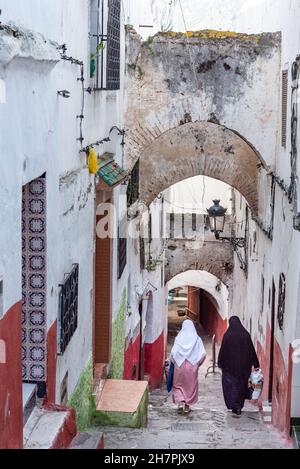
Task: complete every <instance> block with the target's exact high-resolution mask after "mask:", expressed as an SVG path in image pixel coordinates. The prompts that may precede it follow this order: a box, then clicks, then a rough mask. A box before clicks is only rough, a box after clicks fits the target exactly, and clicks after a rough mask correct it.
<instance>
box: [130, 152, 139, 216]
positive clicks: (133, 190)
mask: <svg viewBox="0 0 300 469" xmlns="http://www.w3.org/2000/svg"><path fill="white" fill-rule="evenodd" d="M139 184H140V162H139V161H137V163H136V164H135V165H134V167H133V170H132V171H131V175H130V180H129V183H128V187H127V206H128V207H131V205H133V204H134V203H135V202H136V201H137V200H138V198H139Z"/></svg>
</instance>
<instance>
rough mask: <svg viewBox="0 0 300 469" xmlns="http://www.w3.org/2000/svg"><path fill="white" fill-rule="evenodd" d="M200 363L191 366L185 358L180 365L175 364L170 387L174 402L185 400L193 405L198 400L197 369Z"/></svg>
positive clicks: (178, 402)
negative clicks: (171, 386)
mask: <svg viewBox="0 0 300 469" xmlns="http://www.w3.org/2000/svg"><path fill="white" fill-rule="evenodd" d="M203 361H204V360H203ZM203 361H202V363H203ZM200 365H201V363H200V362H199V363H197V364H196V365H194V366H193V365H192V364H191V363H190V362H189V361H188V360H185V362H183V364H182V365H181V367H178V366H177V365H176V364H175V369H174V378H173V388H172V395H173V402H174V404H180V402H182V401H185V402H186V403H187V404H188V405H193V404H196V403H197V402H198V392H199V382H198V371H199V367H200Z"/></svg>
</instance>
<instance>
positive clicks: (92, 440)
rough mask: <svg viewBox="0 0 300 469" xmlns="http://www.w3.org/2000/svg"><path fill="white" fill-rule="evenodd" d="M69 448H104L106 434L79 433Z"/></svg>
mask: <svg viewBox="0 0 300 469" xmlns="http://www.w3.org/2000/svg"><path fill="white" fill-rule="evenodd" d="M69 449H104V435H103V433H99V432H85V433H77V435H76V436H75V438H74V440H73V441H72V443H71V444H70V446H69Z"/></svg>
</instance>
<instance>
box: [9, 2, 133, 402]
mask: <svg viewBox="0 0 300 469" xmlns="http://www.w3.org/2000/svg"><path fill="white" fill-rule="evenodd" d="M89 4H90V2H89V0H79V1H77V0H76V1H74V0H54V1H51V2H48V3H47V8H45V2H44V1H41V0H25V1H23V0H22V1H18V0H16V1H14V2H11V1H9V0H4V1H3V2H2V4H1V8H2V16H1V21H2V22H3V23H7V22H12V23H14V24H15V25H16V26H18V27H19V26H20V27H21V25H22V28H29V29H30V30H32V31H30V33H29V32H28V35H31V36H32V34H33V37H34V38H35V37H36V38H37V39H38V40H37V39H35V41H30V39H29V40H28V42H26V43H25V45H26V47H27V46H28V51H29V52H28V53H27V52H26V49H25V52H26V53H25V54H24V48H23V50H22V51H21V52H20V51H19V50H17V49H16V48H15V44H14V43H13V45H14V49H10V50H13V51H16V52H14V55H15V56H16V55H18V54H19V55H22V58H18V57H15V58H13V60H12V61H11V62H10V63H9V64H8V65H7V57H8V56H7V54H6V55H5V53H4V54H3V53H2V52H3V49H2V51H1V54H0V79H1V87H2V97H1V104H0V127H1V134H0V168H1V174H2V182H1V186H0V202H1V210H0V221H1V226H2V228H1V230H0V253H1V254H0V276H3V279H4V302H5V304H4V307H5V310H8V309H9V308H10V307H11V306H12V305H13V304H14V303H16V302H17V301H19V300H20V299H21V293H22V292H21V196H22V185H23V184H26V183H27V182H29V181H31V180H32V179H34V178H36V177H38V176H40V175H42V174H43V173H45V172H46V174H47V214H48V228H47V242H48V253H47V262H48V265H47V314H48V316H47V321H48V327H50V325H51V324H52V323H53V321H54V320H55V319H57V315H58V285H59V284H60V283H61V282H62V280H63V276H64V274H65V273H67V272H69V271H70V269H71V267H72V264H73V263H76V262H78V263H79V264H80V266H79V269H80V283H79V323H78V329H77V331H76V333H75V334H74V336H73V338H72V340H71V342H70V344H69V346H68V348H67V350H66V352H65V353H64V355H63V356H62V357H59V358H58V369H57V401H58V402H59V388H60V384H61V381H62V379H63V377H64V376H65V373H66V372H67V371H68V375H69V378H68V393H69V395H70V394H71V393H72V391H73V389H74V387H75V385H76V383H77V381H78V378H79V376H80V373H81V372H82V370H83V368H84V367H85V365H86V363H87V360H88V358H89V357H90V355H91V351H92V313H93V311H92V293H91V290H92V288H93V246H94V241H93V238H94V233H93V229H94V177H93V176H90V175H89V173H88V170H87V167H86V158H85V156H84V155H83V154H80V153H79V150H80V144H79V142H78V141H77V138H78V137H79V121H78V119H76V116H77V115H78V114H81V104H82V89H81V82H79V81H78V80H77V79H78V78H79V77H80V67H79V66H77V65H72V64H70V63H69V62H65V61H61V62H57V61H58V60H59V59H60V56H59V53H58V51H57V50H56V45H55V44H53V45H52V44H51V43H49V42H48V43H47V45H46V46H45V45H43V40H40V39H41V38H40V36H35V35H36V32H38V33H41V34H43V35H44V37H45V38H46V39H51V40H54V41H56V42H57V44H63V43H66V45H67V47H68V50H67V55H70V56H73V57H74V58H76V59H79V60H82V61H83V62H84V65H85V83H84V85H85V87H88V86H90V85H92V81H91V80H90V78H89V53H90V50H89V49H90V41H89V36H88V34H89V31H90V24H89V22H90V16H89ZM122 31H123V30H122ZM24 34H25V38H26V37H27V33H26V31H25V30H24ZM22 41H23V39H22ZM26 41H27V39H26ZM121 43H122V57H121V70H124V34H122V38H121ZM23 44H24V43H23ZM10 45H11V41H10ZM42 45H43V46H42ZM5 50H6V49H4V51H5ZM4 65H5V66H4ZM123 83H124V79H123V75H122V73H121V90H120V91H118V92H97V93H92V94H91V95H89V94H88V93H85V111H84V114H85V119H84V122H83V134H84V138H85V140H84V145H88V144H90V143H93V142H95V141H96V140H99V139H101V138H104V137H107V136H108V132H109V130H110V128H111V127H112V126H113V125H117V126H119V127H120V128H123V122H122V119H123V117H122V116H123V115H122V100H123ZM3 89H4V91H5V93H4V92H3ZM62 89H66V90H68V91H70V92H71V98H70V99H64V98H62V97H59V96H58V95H57V91H58V90H62ZM3 95H4V98H5V99H4V98H3ZM5 95H6V96H5ZM111 140H112V141H111V142H110V143H109V144H107V145H106V146H102V147H100V148H98V151H99V152H100V153H102V152H105V151H109V152H112V153H114V154H115V155H116V160H117V161H118V162H119V163H120V164H122V149H121V146H120V143H121V140H120V137H119V136H118V135H117V133H116V132H114V133H113V134H112V136H111ZM121 191H122V188H118V189H116V190H115V191H114V192H115V200H116V201H118V199H119V197H120V193H121ZM114 243H115V244H114V247H115V249H114V252H115V253H116V243H117V241H116V240H115V241H114ZM114 259H115V260H114V279H113V304H114V311H117V309H118V304H119V302H120V299H121V295H122V291H123V289H124V287H125V285H126V283H127V279H126V273H124V276H123V277H122V279H121V280H120V281H117V279H116V268H115V265H116V256H115V255H114ZM12 279H13V280H12ZM74 357H76V361H75V362H74ZM74 364H75V365H76V366H74Z"/></svg>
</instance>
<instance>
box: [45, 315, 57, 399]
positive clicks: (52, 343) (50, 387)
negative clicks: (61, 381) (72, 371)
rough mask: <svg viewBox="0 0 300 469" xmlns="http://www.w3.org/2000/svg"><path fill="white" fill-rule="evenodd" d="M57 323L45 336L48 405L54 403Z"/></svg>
mask: <svg viewBox="0 0 300 469" xmlns="http://www.w3.org/2000/svg"><path fill="white" fill-rule="evenodd" d="M56 363H57V321H55V322H54V323H53V324H52V326H51V327H50V329H49V331H48V334H47V397H46V402H47V403H48V404H54V403H55V402H56V400H55V398H56Z"/></svg>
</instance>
